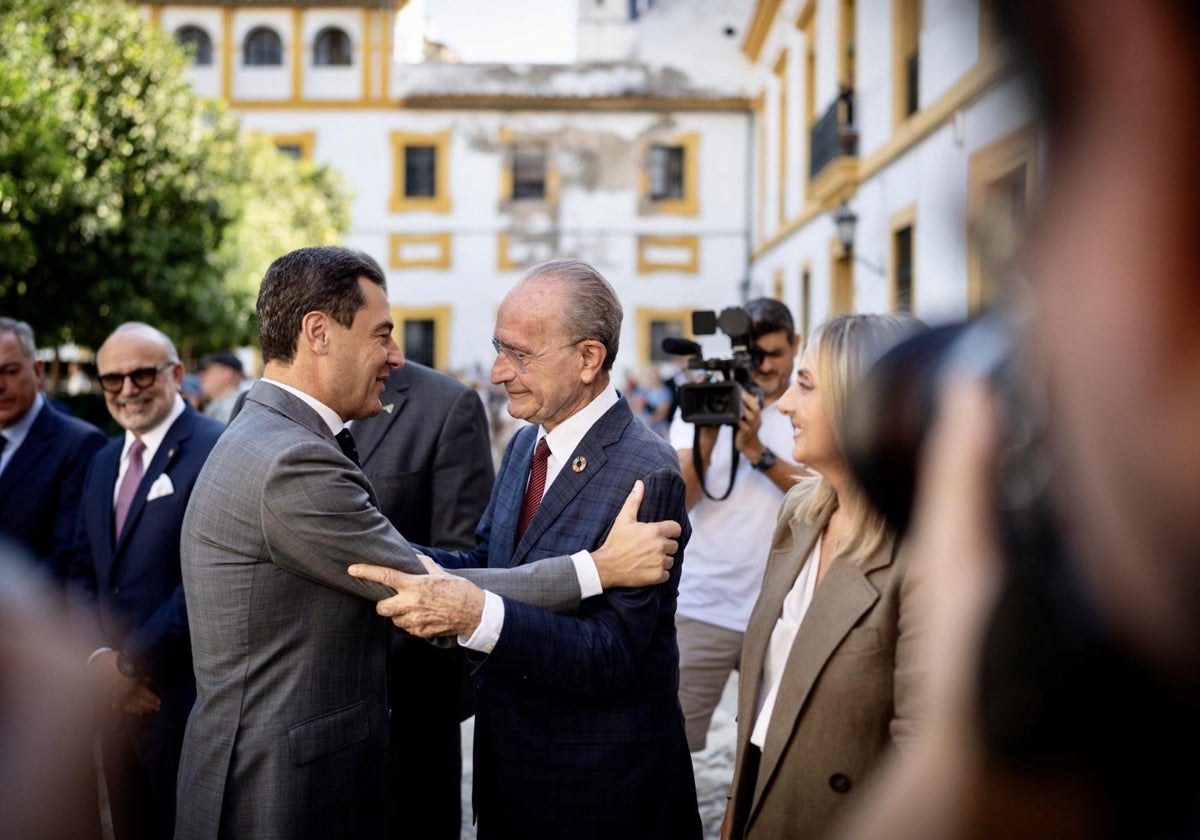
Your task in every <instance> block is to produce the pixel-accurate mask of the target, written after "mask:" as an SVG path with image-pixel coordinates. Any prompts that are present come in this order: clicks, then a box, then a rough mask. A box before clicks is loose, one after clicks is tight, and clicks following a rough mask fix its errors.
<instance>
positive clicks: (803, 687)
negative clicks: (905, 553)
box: [750, 524, 892, 817]
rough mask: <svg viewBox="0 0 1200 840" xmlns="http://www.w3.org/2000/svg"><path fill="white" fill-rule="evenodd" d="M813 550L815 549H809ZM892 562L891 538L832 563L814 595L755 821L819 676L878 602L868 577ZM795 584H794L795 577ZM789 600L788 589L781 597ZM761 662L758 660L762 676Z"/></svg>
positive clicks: (782, 699) (775, 718) (787, 680)
mask: <svg viewBox="0 0 1200 840" xmlns="http://www.w3.org/2000/svg"><path fill="white" fill-rule="evenodd" d="M822 527H823V524H822ZM818 533H820V530H819V529H818V530H817V531H815V532H814V533H813V534H812V539H813V541H814V542H815V539H816V534H818ZM809 550H810V551H811V545H810V549H809ZM891 558H892V540H890V539H888V540H885V541H884V543H883V545H881V546H880V547H879V548H878V549H877V550H876V551H875V552H874V553H873V554H871V556H870V557H868V558H866V559H865V560H863V561H861V562H859V563H848V562H845V561H844V560H839V561H838V562H836V563H833V564H831V565H830V567H829V569H828V570H827V571H826V572H825V577H824V579H823V580H822V581H821V583H820V586H818V587H817V590H816V592H815V593H814V594H813V601H812V604H811V605H810V606H809V608H808V612H807V613H806V614H805V616H804V619H803V621H802V622H801V624H800V630H799V631H798V632H797V634H796V638H795V641H794V642H793V643H792V649H791V652H790V653H789V654H788V658H787V664H786V665H784V671H783V681H782V682H781V683H780V686H779V692H778V694H777V696H776V699H775V709H774V711H773V712H772V714H771V721H770V724H769V726H768V727H767V738H766V742H765V743H764V744H763V751H762V761H761V763H760V765H759V772H758V780H757V783H756V784H755V790H754V801H753V804H752V806H751V811H750V816H751V817H753V814H754V811H755V809H757V807H758V804H759V802H760V801H761V799H762V794H763V792H764V791H765V790H766V787H767V785H768V783H769V782H770V780H771V777H772V776H773V775H774V773H775V770H776V768H777V767H778V765H779V760H780V758H781V757H782V755H783V750H784V748H785V747H786V746H787V744H788V741H790V740H791V735H792V732H793V731H794V730H795V728H796V722H797V720H798V719H799V718H800V715H801V713H802V712H803V710H804V707H805V705H806V703H807V701H808V696H809V694H810V693H811V692H812V688H813V685H814V683H816V680H817V677H819V676H820V674H821V671H822V670H823V669H824V668H825V665H826V663H827V662H828V661H829V659H830V657H831V656H833V652H834V650H836V649H837V647H838V645H840V644H841V643H842V640H843V639H844V638H845V637H846V634H848V633H849V632H850V631H851V630H852V629H853V628H854V626H855V625H856V624H857V623H858V621H859V619H861V618H862V617H863V615H865V614H866V613H867V611H868V610H870V609H871V607H872V606H874V604H875V602H876V601H877V600H878V599H879V593H878V591H877V590H876V589H875V587H874V586H872V585H871V583H870V581H868V580H867V573H868V572H871V571H874V570H875V569H878V568H880V567H882V566H887V565H889V564H890V563H891ZM801 565H802V564H801ZM797 571H798V568H797ZM792 582H793V583H794V582H795V577H794V576H793V578H792ZM787 588H788V589H790V588H791V587H790V586H788V587H787ZM786 596H787V592H786V591H785V592H784V593H783V597H786ZM782 602H783V598H780V607H782ZM779 614H780V610H776V611H775V612H773V613H772V615H775V616H778V615H779ZM771 625H772V627H773V626H774V622H771ZM768 636H769V631H768ZM761 661H762V660H761V659H759V660H758V662H759V664H760V668H759V673H760V675H761Z"/></svg>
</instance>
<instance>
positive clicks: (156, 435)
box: [121, 394, 185, 465]
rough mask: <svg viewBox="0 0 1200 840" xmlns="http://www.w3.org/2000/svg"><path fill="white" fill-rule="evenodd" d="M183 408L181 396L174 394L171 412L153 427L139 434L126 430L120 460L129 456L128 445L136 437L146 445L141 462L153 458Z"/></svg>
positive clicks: (129, 445) (146, 462)
mask: <svg viewBox="0 0 1200 840" xmlns="http://www.w3.org/2000/svg"><path fill="white" fill-rule="evenodd" d="M184 408H185V405H184V402H183V397H181V396H179V394H176V395H175V402H173V403H172V404H171V413H170V414H168V415H167V416H166V417H165V418H164V419H163V421H162V422H161V423H159V424H158V425H157V426H155V427H154V428H153V429H151V430H150V431H148V432H143V433H142V434H141V435H135V434H134V433H133V432H131V431H128V430H126V431H125V445H124V446H123V447H122V448H121V460H122V461H124V460H125V459H126V458H128V457H129V447H131V446H133V442H134V441H135V440H137V439H138V437H141V439H142V445H143V446H145V447H146V451H145V452H143V453H142V463H143V464H147V465H148V464H149V463H150V461H151V460H152V459H153V458H154V453H155V452H157V451H158V447H160V446H162V442H163V439H164V438H165V437H166V436H167V432H168V431H170V429H171V426H173V425H174V424H175V421H176V420H178V419H179V415H181V414H183V410H184Z"/></svg>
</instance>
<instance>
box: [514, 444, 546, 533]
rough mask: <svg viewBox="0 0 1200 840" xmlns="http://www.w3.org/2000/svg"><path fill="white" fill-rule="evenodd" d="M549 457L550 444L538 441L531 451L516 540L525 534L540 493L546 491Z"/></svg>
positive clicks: (539, 500) (538, 502) (540, 501)
mask: <svg viewBox="0 0 1200 840" xmlns="http://www.w3.org/2000/svg"><path fill="white" fill-rule="evenodd" d="M549 457H550V445H549V444H548V443H546V439H545V438H542V439H541V440H540V441H538V445H537V449H536V450H535V451H534V453H533V466H532V467H530V469H529V486H527V487H526V488H525V501H524V503H522V505H521V522H520V524H518V525H517V542H520V541H521V537H523V536H525V529H526V528H528V527H529V523H530V522H532V521H533V515H534V514H535V513H537V509H538V505H540V504H541V503H542V494H543V493H545V491H546V459H547V458H549Z"/></svg>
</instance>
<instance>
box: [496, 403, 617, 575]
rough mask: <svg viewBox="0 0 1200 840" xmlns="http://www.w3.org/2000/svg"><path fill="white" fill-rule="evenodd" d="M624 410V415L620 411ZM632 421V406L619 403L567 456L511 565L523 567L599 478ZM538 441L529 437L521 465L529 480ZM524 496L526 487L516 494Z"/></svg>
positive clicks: (517, 548)
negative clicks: (548, 534)
mask: <svg viewBox="0 0 1200 840" xmlns="http://www.w3.org/2000/svg"><path fill="white" fill-rule="evenodd" d="M622 408H624V409H625V410H624V412H622V411H621V409H622ZM632 419H633V415H632V413H630V411H629V404H628V403H627V402H625V401H624V400H618V401H617V403H616V404H615V405H614V406H613V407H612V408H610V409H609V410H608V411H606V412H605V413H604V414H603V416H601V417H600V419H599V420H597V421H596V422H595V424H594V425H593V426H592V428H590V429H588V432H587V434H585V435H584V436H583V439H582V440H581V441H579V445H578V446H577V447H575V451H574V452H572V453H571V454H570V455H568V456H567V459H566V463H565V464H564V465H563V467H562V469H560V470H559V471H558V475H557V476H556V477H555V479H554V483H553V484H551V485H550V487H549V488H548V489H547V490H546V494H545V495H544V496H543V497H542V503H541V505H539V506H538V509H537V513H536V514H534V516H533V521H532V522H530V523H529V528H528V530H526V531H525V535H524V536H523V537H522V538H521V542H520V544H518V545H517V547H516V550H515V551H514V552H513V556H512V565H514V566H516V565H519V564H520V563H522V562H523V561H524V559H525V557H526V556H527V555H528V554H529V552H530V550H531V549H532V548H533V547H534V546H535V545H537V544H538V541H539V540H540V539H541V538H542V536H543V535H544V534H545V533H546V531H548V530H549V529H550V526H551V525H553V524H554V523H555V521H556V520H557V519H558V518H559V517H560V516H561V515H562V514H563V511H565V510H566V508H567V506H568V505H570V504H571V502H572V501H573V500H574V499H575V497H576V496H577V495H578V494H579V492H580V491H581V490H582V489H583V488H584V487H586V486H587V484H588V482H590V481H591V480H592V478H593V477H594V476H596V475H598V474H599V472H600V469H601V468H602V467H603V466H604V464H605V462H607V461H608V454H607V452H606V451H605V450H606V448H607V447H608V446H611V445H612V444H613V443H615V442H617V441H619V440H620V438H621V432H622V431H623V430H624V429H625V425H626V423H628V422H629V421H630V420H632ZM535 440H537V435H536V433H535V434H534V435H531V436H530V441H529V443H528V444H527V445H525V446H524V448H525V449H527V450H528V452H527V453H525V457H524V459H523V461H522V463H524V464H525V469H524V470H523V471H522V473H521V475H522V477H528V475H529V465H530V463H531V462H532V460H533V441H535ZM573 464H584V465H586V466H584V467H583V468H582V469H579V470H578V471H576V469H575V468H574V467H573V466H572V465H573ZM524 495H525V487H524V485H522V486H521V487H520V492H519V493H518V494H517V498H518V499H523V498H524ZM515 516H520V504H519V503H518V505H517V510H516V514H515ZM512 527H513V533H514V534H515V533H516V518H515V517H514V520H513V525H512Z"/></svg>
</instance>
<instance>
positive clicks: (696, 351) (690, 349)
mask: <svg viewBox="0 0 1200 840" xmlns="http://www.w3.org/2000/svg"><path fill="white" fill-rule="evenodd" d="M662 349H663V352H664V353H670V354H671V355H672V356H698V355H700V350H701V347H700V345H699V344H698V343H697V342H695V341H691V340H689V339H686V338H678V337H676V336H673V335H669V336H667V337H666V338H664V339H663V340H662Z"/></svg>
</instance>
